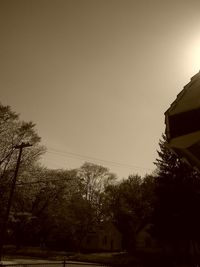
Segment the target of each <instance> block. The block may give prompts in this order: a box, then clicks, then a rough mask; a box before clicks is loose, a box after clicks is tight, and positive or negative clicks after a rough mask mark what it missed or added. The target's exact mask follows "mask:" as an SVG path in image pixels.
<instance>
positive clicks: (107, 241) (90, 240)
mask: <svg viewBox="0 0 200 267" xmlns="http://www.w3.org/2000/svg"><path fill="white" fill-rule="evenodd" d="M82 248H83V249H84V250H87V251H121V250H122V235H121V233H120V232H119V231H118V229H117V228H116V227H115V225H114V224H113V223H110V222H104V223H102V224H101V225H99V226H98V227H97V229H95V230H93V231H90V232H89V233H88V234H87V235H86V237H85V238H84V240H83V243H82Z"/></svg>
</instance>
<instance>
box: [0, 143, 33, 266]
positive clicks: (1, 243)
mask: <svg viewBox="0 0 200 267" xmlns="http://www.w3.org/2000/svg"><path fill="white" fill-rule="evenodd" d="M30 146H32V145H30V144H29V143H21V145H17V146H15V147H14V148H15V149H19V155H18V159H17V164H16V168H15V173H14V177H13V180H12V184H11V188H10V194H9V199H8V205H7V209H6V213H5V218H4V220H3V223H2V229H1V240H0V265H2V262H1V261H2V250H3V243H4V239H5V234H6V228H7V223H8V219H9V214H10V208H11V205H12V199H13V194H14V190H15V185H16V181H17V174H18V170H19V165H20V160H21V156H22V150H23V148H25V147H30Z"/></svg>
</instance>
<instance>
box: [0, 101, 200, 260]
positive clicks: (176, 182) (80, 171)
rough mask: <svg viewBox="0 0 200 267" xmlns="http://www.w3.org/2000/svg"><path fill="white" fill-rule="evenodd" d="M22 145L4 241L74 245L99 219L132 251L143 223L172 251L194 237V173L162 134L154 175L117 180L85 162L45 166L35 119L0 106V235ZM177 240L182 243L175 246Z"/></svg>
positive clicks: (198, 216)
mask: <svg viewBox="0 0 200 267" xmlns="http://www.w3.org/2000/svg"><path fill="white" fill-rule="evenodd" d="M22 142H24V143H26V142H29V143H31V144H32V146H31V147H29V148H25V149H24V150H23V154H22V158H21V162H20V168H19V173H18V178H17V184H16V186H15V194H14V198H13V201H12V207H11V210H10V213H9V219H8V222H7V227H6V229H7V231H6V238H5V240H4V243H7V244H15V245H16V246H17V247H21V246H26V245H32V246H33V245H35V246H45V247H49V248H57V249H64V250H74V251H78V250H81V248H82V242H83V239H84V237H85V236H86V235H87V233H89V232H90V231H91V230H95V229H96V228H97V227H98V226H99V224H101V223H102V222H107V221H109V222H112V223H113V224H114V225H115V226H116V227H117V228H118V230H119V231H120V232H121V233H122V241H123V249H126V250H128V251H134V249H135V247H136V240H137V235H138V233H139V232H140V231H141V229H143V228H145V226H147V225H149V226H150V227H149V233H150V234H151V236H152V238H154V239H156V240H158V241H159V244H160V247H162V248H168V247H170V248H171V251H172V252H175V253H176V255H177V254H178V253H179V252H180V253H181V251H184V252H185V251H187V252H189V251H190V250H191V244H193V250H194V249H195V248H196V247H197V245H198V244H199V238H200V227H199V225H200V212H199V207H200V179H199V174H198V173H197V172H196V171H194V170H192V169H191V168H190V167H189V166H188V165H187V164H185V163H183V162H182V161H180V160H179V159H178V158H177V157H176V155H174V154H172V153H171V152H170V151H169V150H168V149H167V147H166V146H165V142H166V139H165V136H164V135H163V137H162V140H160V143H159V144H160V150H159V151H158V159H157V160H156V162H155V165H156V171H155V172H154V174H149V175H146V176H145V177H140V176H138V175H136V174H133V175H130V176H129V177H127V178H126V179H122V180H120V179H119V178H118V179H117V177H116V176H115V175H114V174H113V173H111V172H110V171H109V169H107V168H105V167H103V166H100V165H96V164H93V163H85V164H83V165H82V166H81V167H80V168H77V169H73V170H49V169H47V168H44V167H42V166H41V164H40V156H41V155H42V154H43V153H45V148H44V147H43V146H42V145H41V144H40V143H41V140H40V137H39V136H38V134H37V132H36V130H35V125H34V124H33V123H32V122H22V121H21V120H20V118H19V115H18V114H16V113H15V112H13V111H12V110H11V108H10V107H6V106H3V105H0V226H1V227H0V229H1V232H0V234H1V235H0V237H1V238H2V236H3V233H2V231H3V230H2V229H4V226H5V218H6V212H7V205H8V199H9V195H10V190H11V185H12V180H13V175H14V171H15V167H16V161H17V157H18V152H19V151H18V150H17V149H16V148H15V147H16V145H19V144H21V143H22ZM180 243H181V245H180Z"/></svg>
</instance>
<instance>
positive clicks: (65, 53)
mask: <svg viewBox="0 0 200 267" xmlns="http://www.w3.org/2000/svg"><path fill="white" fill-rule="evenodd" d="M0 38H1V41H0V101H1V103H2V104H4V105H10V106H11V107H12V109H13V110H14V111H16V112H18V113H20V114H21V118H22V119H23V120H26V121H29V120H32V121H34V122H35V123H36V128H37V130H38V133H39V135H40V136H41V137H42V143H43V144H44V145H46V146H47V149H48V151H47V153H46V155H45V157H44V160H43V162H44V164H45V165H46V166H48V167H50V168H74V167H79V166H80V165H81V164H82V163H83V162H84V161H90V162H94V163H99V164H102V165H104V166H106V167H109V168H110V169H111V171H113V172H116V173H117V174H118V175H119V176H120V177H121V176H127V175H128V174H129V173H139V174H141V175H143V174H144V173H146V172H148V173H149V172H151V170H153V169H154V165H153V161H154V160H155V158H156V156H157V153H156V149H158V141H159V138H160V137H161V134H162V132H164V128H165V126H164V112H165V111H166V109H167V108H168V107H169V105H170V103H171V102H172V101H173V100H174V99H175V97H176V95H177V94H178V92H179V91H180V90H182V88H183V86H184V85H185V84H186V83H188V82H189V80H190V77H191V76H193V75H194V74H195V73H196V72H198V71H199V69H200V1H199V0H180V1H179V0H173V1H170V0H168V1H162V0H158V1H156V0H155V1H153V0H152V1H151V0H145V1H143V0H138V1H137V0H130V1H129V0H120V1H119V0H71V1H68V0H24V1H22V0H13V1H10V0H0ZM94 158H96V159H101V160H104V161H100V160H95V159H94ZM118 163H120V164H118ZM131 166H132V167H131Z"/></svg>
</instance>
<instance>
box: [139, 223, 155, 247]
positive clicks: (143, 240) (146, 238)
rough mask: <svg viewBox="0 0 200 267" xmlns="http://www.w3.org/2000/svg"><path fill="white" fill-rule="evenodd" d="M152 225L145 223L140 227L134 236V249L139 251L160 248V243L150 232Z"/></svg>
mask: <svg viewBox="0 0 200 267" xmlns="http://www.w3.org/2000/svg"><path fill="white" fill-rule="evenodd" d="M151 227H152V225H151V224H146V225H145V226H144V227H143V228H141V229H140V231H139V232H138V234H137V236H136V249H137V250H139V251H149V250H157V249H159V248H160V243H159V241H158V240H156V239H155V238H154V237H152V235H151V233H150V229H151Z"/></svg>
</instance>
